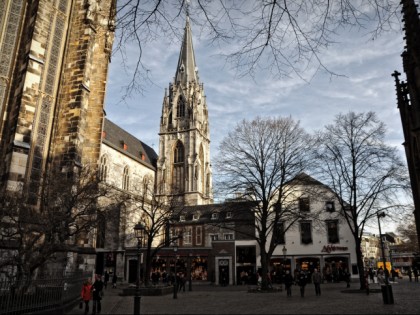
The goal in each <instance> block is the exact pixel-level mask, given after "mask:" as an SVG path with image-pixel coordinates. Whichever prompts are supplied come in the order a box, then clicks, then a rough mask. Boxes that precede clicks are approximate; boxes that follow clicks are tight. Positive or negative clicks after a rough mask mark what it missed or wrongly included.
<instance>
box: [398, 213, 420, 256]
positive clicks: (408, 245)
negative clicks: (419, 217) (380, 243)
mask: <svg viewBox="0 0 420 315" xmlns="http://www.w3.org/2000/svg"><path fill="white" fill-rule="evenodd" d="M407 219H408V218H407ZM407 222H408V223H404V224H400V225H399V226H398V227H397V233H398V235H399V236H400V237H401V239H402V244H401V245H399V246H398V248H399V249H398V250H399V251H406V252H413V253H414V252H417V250H418V248H419V247H418V238H417V232H416V224H415V222H414V218H413V217H412V216H411V217H410V218H409V219H408V220H407Z"/></svg>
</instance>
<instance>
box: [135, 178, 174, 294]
mask: <svg viewBox="0 0 420 315" xmlns="http://www.w3.org/2000/svg"><path fill="white" fill-rule="evenodd" d="M139 188H140V187H139ZM129 202H130V203H131V204H132V205H133V207H132V210H133V211H134V212H138V213H140V221H141V222H142V223H143V225H144V228H145V230H144V236H145V238H144V242H145V244H144V245H145V250H144V252H145V267H146V268H145V276H144V278H143V281H144V284H145V285H146V286H148V285H149V275H150V272H151V266H152V262H153V258H154V257H155V256H156V255H157V253H158V252H159V250H160V249H161V248H163V247H167V246H170V245H171V243H172V242H174V241H176V240H177V239H178V238H180V237H181V235H182V233H176V234H175V233H170V231H169V228H170V223H171V220H172V219H173V218H174V217H175V216H177V215H178V214H179V212H180V211H182V203H181V202H180V201H179V200H178V199H177V198H168V197H167V196H163V195H158V194H156V191H155V184H154V180H153V179H152V178H150V177H145V178H144V180H143V183H142V187H141V189H138V190H137V191H135V192H134V193H133V194H131V197H130V200H129ZM142 245H143V244H142Z"/></svg>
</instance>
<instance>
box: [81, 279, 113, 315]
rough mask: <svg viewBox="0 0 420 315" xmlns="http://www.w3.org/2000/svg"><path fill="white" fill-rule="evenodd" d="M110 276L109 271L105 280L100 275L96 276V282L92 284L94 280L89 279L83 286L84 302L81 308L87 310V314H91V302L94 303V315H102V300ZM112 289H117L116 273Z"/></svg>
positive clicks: (82, 295)
mask: <svg viewBox="0 0 420 315" xmlns="http://www.w3.org/2000/svg"><path fill="white" fill-rule="evenodd" d="M109 278H110V275H109V273H108V272H107V271H105V274H104V277H103V280H102V276H101V275H99V274H96V275H95V282H93V283H92V279H91V278H88V279H87V280H86V281H85V282H84V283H83V286H82V292H81V297H82V302H81V308H83V304H84V308H85V314H88V313H89V304H90V301H92V302H93V305H92V314H100V313H101V310H102V305H101V300H102V297H103V292H104V291H103V290H104V288H105V289H106V288H107V285H108V282H109ZM112 287H113V288H116V287H117V275H116V273H114V275H113V276H112Z"/></svg>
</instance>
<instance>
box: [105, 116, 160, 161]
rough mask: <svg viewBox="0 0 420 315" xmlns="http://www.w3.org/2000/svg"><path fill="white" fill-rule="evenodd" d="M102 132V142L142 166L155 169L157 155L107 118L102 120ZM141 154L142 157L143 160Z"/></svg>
mask: <svg viewBox="0 0 420 315" xmlns="http://www.w3.org/2000/svg"><path fill="white" fill-rule="evenodd" d="M103 130H104V133H103V135H102V142H104V143H105V144H107V145H109V146H111V147H112V148H114V149H116V150H118V151H119V152H121V153H123V154H125V155H127V156H129V157H130V158H132V159H135V160H136V161H138V162H140V163H142V164H146V165H148V166H151V167H156V161H157V158H158V155H157V154H156V152H155V150H153V148H151V147H149V146H148V145H147V144H145V143H144V142H142V141H140V140H139V139H137V138H136V137H134V136H133V135H132V134H130V133H128V132H127V131H125V130H124V129H122V128H121V127H119V126H117V125H116V124H114V123H113V122H111V121H110V120H108V119H107V118H105V119H104V129H103ZM124 144H126V149H124ZM141 154H143V155H144V157H143V159H142V156H141Z"/></svg>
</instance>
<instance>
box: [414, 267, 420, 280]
mask: <svg viewBox="0 0 420 315" xmlns="http://www.w3.org/2000/svg"><path fill="white" fill-rule="evenodd" d="M413 274H414V282H419V270H418V269H417V267H414V268H413Z"/></svg>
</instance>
